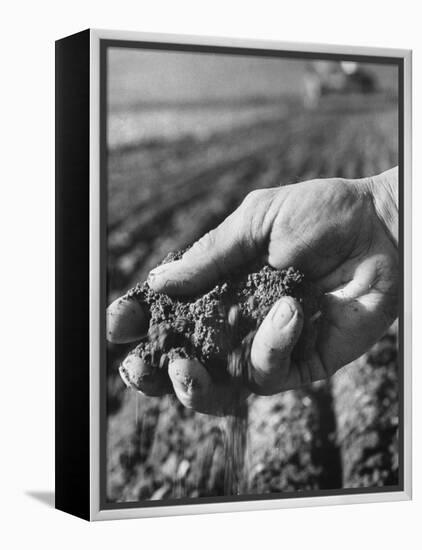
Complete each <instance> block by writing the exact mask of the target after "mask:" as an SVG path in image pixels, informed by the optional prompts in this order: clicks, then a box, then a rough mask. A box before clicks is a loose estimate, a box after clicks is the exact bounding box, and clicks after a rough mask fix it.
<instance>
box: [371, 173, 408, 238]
mask: <svg viewBox="0 0 422 550" xmlns="http://www.w3.org/2000/svg"><path fill="white" fill-rule="evenodd" d="M364 183H365V187H366V189H367V192H368V194H369V195H370V196H371V199H372V202H373V204H374V208H375V211H376V213H377V215H378V217H379V219H380V220H381V222H382V224H383V225H384V227H385V228H386V230H387V232H388V234H389V236H390V238H391V239H392V240H393V242H394V243H395V244H396V245H397V243H398V232H399V209H398V203H399V201H398V168H397V167H395V168H392V169H391V170H387V171H386V172H382V174H378V175H377V176H373V177H370V178H366V179H365V180H364Z"/></svg>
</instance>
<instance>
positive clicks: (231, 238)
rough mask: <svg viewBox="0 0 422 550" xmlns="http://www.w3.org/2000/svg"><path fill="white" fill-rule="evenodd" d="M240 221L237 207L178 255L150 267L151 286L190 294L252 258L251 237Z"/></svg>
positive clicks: (176, 293) (165, 290)
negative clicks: (179, 256)
mask: <svg viewBox="0 0 422 550" xmlns="http://www.w3.org/2000/svg"><path fill="white" fill-rule="evenodd" d="M243 222H244V217H243V216H242V215H241V212H240V210H239V209H238V210H236V211H235V212H233V214H231V216H229V217H228V218H226V220H224V222H223V223H222V224H221V225H219V226H218V227H217V228H216V229H214V230H213V231H210V232H209V233H207V234H206V235H204V236H203V237H202V238H201V239H200V240H199V241H197V242H196V243H195V244H194V245H193V246H192V247H191V248H190V249H189V250H187V252H186V253H185V254H184V255H183V257H182V259H180V260H177V261H174V262H171V263H168V264H163V265H160V266H158V267H157V268H156V269H154V270H152V271H151V273H150V274H149V277H148V283H149V285H150V286H151V288H152V289H153V290H155V291H156V292H165V293H166V294H170V295H188V294H190V295H194V294H196V293H199V292H201V291H204V290H207V289H208V288H209V287H210V286H212V284H215V283H216V282H217V281H218V280H219V279H221V278H223V277H225V276H227V275H229V274H231V273H233V270H235V269H237V268H239V267H241V266H242V265H245V264H246V263H247V262H249V261H251V260H252V259H256V247H255V244H254V242H253V237H252V236H251V234H250V233H251V232H250V230H244V223H243Z"/></svg>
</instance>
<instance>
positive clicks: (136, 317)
mask: <svg viewBox="0 0 422 550" xmlns="http://www.w3.org/2000/svg"><path fill="white" fill-rule="evenodd" d="M106 323H107V330H106V334H107V340H108V341H109V342H111V343H112V344H127V343H128V342H133V341H134V340H139V338H141V337H142V336H143V335H144V334H145V333H146V332H147V330H148V324H149V317H148V313H147V312H146V310H145V309H144V308H143V307H142V305H141V304H140V303H139V302H138V300H136V299H135V298H128V297H127V296H122V297H121V298H117V300H115V301H114V302H113V303H112V304H110V305H109V307H108V308H107V320H106Z"/></svg>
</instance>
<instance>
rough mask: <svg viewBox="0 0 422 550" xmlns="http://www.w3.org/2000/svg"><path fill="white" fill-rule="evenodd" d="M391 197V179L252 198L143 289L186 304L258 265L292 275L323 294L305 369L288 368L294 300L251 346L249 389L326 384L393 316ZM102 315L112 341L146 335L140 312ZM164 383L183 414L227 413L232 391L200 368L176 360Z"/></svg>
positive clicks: (321, 183)
mask: <svg viewBox="0 0 422 550" xmlns="http://www.w3.org/2000/svg"><path fill="white" fill-rule="evenodd" d="M396 189H397V169H393V170H391V171H389V172H386V173H384V174H381V175H379V176H376V177H374V178H365V179H361V180H343V179H324V180H313V181H307V182H303V183H299V184H295V185H289V186H285V187H281V188H272V189H262V190H257V191H253V192H252V193H250V194H249V195H248V196H247V197H246V199H245V200H244V201H243V203H242V204H241V205H240V207H239V208H238V209H237V210H235V212H233V213H232V214H231V215H230V216H229V217H228V218H227V219H226V220H225V221H224V222H223V223H222V224H221V225H220V226H218V227H217V228H216V229H214V230H213V231H211V232H209V233H207V234H206V235H205V236H204V237H202V238H201V239H200V240H199V241H198V242H197V243H195V244H194V245H193V246H192V247H191V248H190V249H189V250H188V251H187V252H186V253H185V254H184V256H183V258H182V259H181V260H177V261H175V262H172V263H169V264H163V265H160V266H159V267H158V268H156V269H154V270H153V271H152V272H151V273H150V275H149V278H148V282H149V285H150V286H151V288H152V289H153V290H155V291H156V292H164V293H167V294H170V295H190V294H197V293H199V292H203V291H205V290H207V289H208V288H210V287H212V286H213V285H214V284H215V283H216V282H217V281H218V280H221V279H224V277H225V276H227V275H229V274H230V273H231V272H232V271H233V270H235V269H236V270H238V269H239V268H240V267H242V266H243V265H247V264H248V263H250V262H252V261H256V260H257V259H262V261H263V262H267V263H268V264H269V265H271V266H272V267H274V268H277V269H282V268H286V267H288V266H290V265H293V266H295V267H296V268H298V269H300V270H301V271H303V273H304V274H305V276H306V278H307V280H309V281H312V282H313V283H314V284H315V285H317V286H318V287H319V288H320V290H321V291H322V292H323V298H322V303H321V306H322V316H321V319H320V324H319V331H318V336H317V339H316V342H315V346H314V348H313V350H312V353H311V354H310V355H309V356H308V357H307V358H306V360H305V359H304V360H292V358H291V352H292V349H293V347H294V346H295V344H296V342H297V340H298V338H299V336H300V333H301V330H302V326H303V313H302V309H301V306H300V304H299V303H298V302H297V301H296V300H294V299H293V298H287V297H286V298H282V299H280V300H279V301H278V302H277V303H276V304H274V306H273V307H272V309H271V310H270V312H269V313H268V315H267V317H266V318H265V319H264V321H263V322H262V324H261V326H260V327H259V329H258V331H257V333H256V335H255V338H254V340H253V343H252V347H251V357H250V362H251V365H252V370H251V374H250V375H251V384H250V387H252V388H253V390H254V391H255V392H256V393H259V394H263V395H270V394H274V393H278V392H281V391H284V390H288V389H293V388H297V387H299V386H301V385H304V384H307V383H310V382H313V381H316V380H321V379H324V378H327V377H329V376H331V375H332V374H333V373H334V372H336V371H337V370H338V369H339V368H341V367H342V366H344V365H345V364H347V363H349V362H351V361H353V360H354V359H356V358H357V357H359V356H360V355H362V354H363V353H364V352H365V351H367V350H368V349H369V348H370V347H371V346H372V345H373V344H374V343H375V342H376V341H377V340H378V339H379V338H380V337H381V336H382V335H383V333H384V332H385V331H386V330H387V328H388V327H389V326H390V325H391V323H392V322H393V320H394V319H395V318H396V316H397V307H398V276H399V268H398V252H397V226H398V223H397V218H398V215H397V198H396V196H397V192H396ZM119 308H120V309H119ZM109 313H110V314H109V319H108V320H109V322H108V337H109V339H110V340H111V341H131V340H135V339H137V338H139V337H140V336H141V335H142V332H145V331H146V329H147V320H146V317H145V314H144V312H142V310H141V308H140V306H139V305H138V304H135V303H126V302H122V301H120V302H115V303H114V304H113V305H112V306H111V308H110V309H109ZM128 313H130V315H129V314H128ZM121 319H125V320H126V321H127V320H129V323H127V322H125V323H123V324H122V323H119V321H120V320H121ZM169 375H170V379H171V381H172V383H173V387H174V390H175V393H176V395H177V396H178V398H179V399H180V401H181V402H182V403H183V404H184V405H185V406H187V407H190V408H193V409H195V410H197V411H199V412H205V413H211V414H222V411H225V410H227V409H228V408H229V404H230V402H231V400H232V399H233V395H234V393H233V392H234V390H233V388H231V387H228V386H225V387H221V386H217V385H216V384H215V383H214V382H213V381H212V380H211V378H210V375H209V373H208V371H207V370H206V369H205V367H204V366H203V365H201V364H200V363H199V362H198V361H196V360H195V361H194V360H189V359H175V360H174V361H172V362H171V363H170V365H169ZM243 395H244V396H245V397H246V396H247V395H248V389H247V388H245V391H244V393H243Z"/></svg>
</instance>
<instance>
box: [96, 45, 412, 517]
mask: <svg viewBox="0 0 422 550" xmlns="http://www.w3.org/2000/svg"><path fill="white" fill-rule="evenodd" d="M104 55H105V64H104V65H103V69H104V71H105V74H104V75H103V76H104V80H103V88H102V90H101V94H103V99H104V101H103V112H102V116H103V117H104V118H103V123H104V126H103V128H104V134H103V137H102V139H103V141H104V143H103V151H104V152H105V154H104V157H103V158H104V166H103V171H104V172H103V176H104V177H103V179H102V185H103V190H104V192H105V210H106V218H107V219H106V228H105V229H106V237H105V255H106V258H105V259H106V300H107V304H106V305H107V311H106V334H105V336H104V341H105V340H107V344H106V347H107V350H106V356H105V358H106V365H105V369H104V370H103V376H104V384H105V387H106V396H105V415H104V418H103V419H102V429H103V437H104V441H105V445H104V456H103V457H102V459H103V469H104V471H103V479H104V486H103V487H102V488H101V490H102V491H103V495H104V498H105V501H106V502H107V503H109V504H111V505H113V506H115V507H118V506H119V505H136V506H142V505H145V504H147V503H151V502H154V501H159V502H162V503H170V504H171V503H181V502H183V503H186V502H213V501H219V500H224V499H227V500H235V499H242V498H243V499H258V498H284V497H285V498H288V497H291V496H296V497H297V496H310V495H321V496H324V495H329V494H343V493H344V494H346V493H347V492H349V493H350V492H353V491H355V492H371V491H384V490H389V491H391V490H395V489H396V490H398V489H399V487H400V485H401V483H402V475H403V472H402V464H401V459H400V457H401V444H402V443H401V437H402V434H401V422H402V415H401V407H402V402H401V394H400V391H401V390H400V388H401V377H402V371H401V366H400V365H401V363H400V353H399V348H398V333H399V326H400V325H399V307H400V290H399V287H400V281H401V275H400V274H401V263H400V246H401V243H400V240H399V230H398V229H399V224H398V211H399V199H398V197H399V190H398V187H399V182H398V179H399V176H398V173H399V172H398V168H397V167H398V164H399V93H400V91H399V71H398V66H397V65H394V64H389V63H385V62H383V61H382V59H379V60H376V59H374V60H362V59H359V58H356V59H352V57H351V56H348V57H347V59H346V58H345V59H341V58H340V57H339V56H337V57H336V56H331V57H330V56H325V57H318V56H316V55H315V56H312V57H311V56H302V57H301V56H300V54H299V53H297V54H296V55H295V56H292V55H290V56H289V55H283V52H282V51H280V52H277V55H266V54H265V52H263V53H261V54H259V52H258V53H257V52H250V53H248V52H246V51H245V52H233V53H232V52H230V51H219V50H218V49H217V48H216V49H215V51H205V50H201V49H198V48H196V49H195V48H194V47H192V48H190V50H189V48H185V49H184V50H182V49H179V50H177V49H174V48H171V47H170V46H169V47H165V46H162V47H160V48H154V47H153V46H151V45H149V46H146V45H136V43H134V44H132V45H131V46H130V47H129V46H128V45H121V46H120V45H119V44H115V45H113V44H111V45H109V46H108V47H107V48H106V49H105V53H104Z"/></svg>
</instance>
